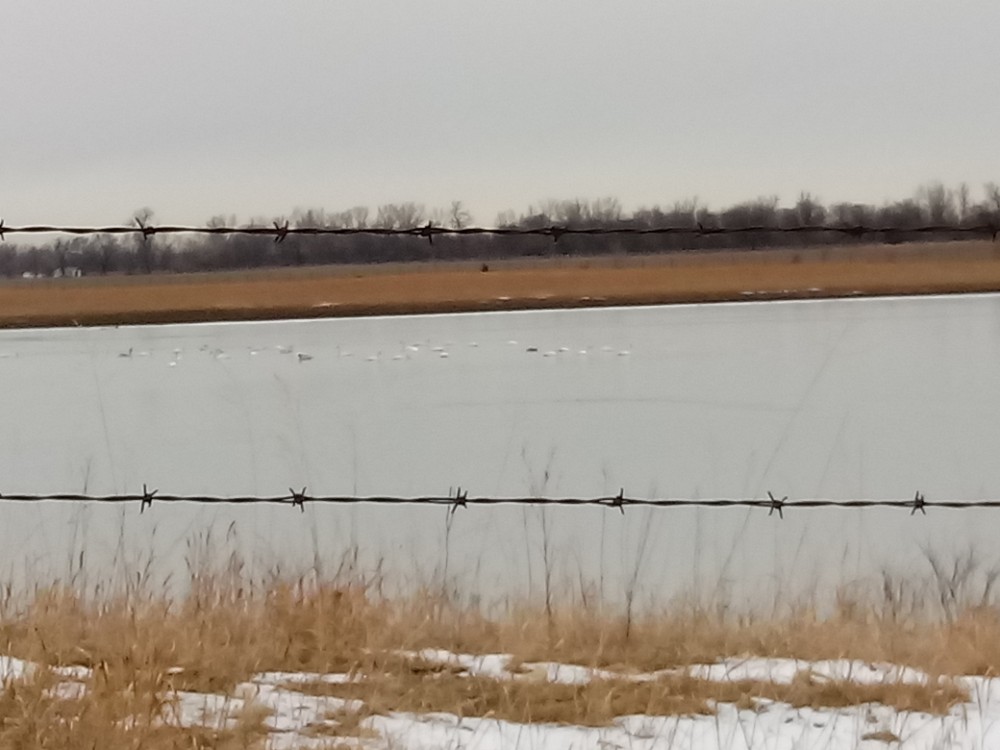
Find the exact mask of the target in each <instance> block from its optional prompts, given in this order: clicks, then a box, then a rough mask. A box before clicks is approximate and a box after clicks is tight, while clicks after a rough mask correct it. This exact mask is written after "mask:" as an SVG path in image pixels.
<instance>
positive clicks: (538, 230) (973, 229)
mask: <svg viewBox="0 0 1000 750" xmlns="http://www.w3.org/2000/svg"><path fill="white" fill-rule="evenodd" d="M771 233H775V234H811V233H837V234H842V235H846V236H854V237H862V236H864V235H873V234H881V235H893V234H899V235H902V234H960V235H977V236H985V237H991V238H992V239H993V240H994V241H995V240H996V238H997V234H998V233H1000V224H996V223H987V224H975V225H951V224H927V225H922V226H918V227H890V226H867V225H863V224H853V225H846V224H824V225H808V226H792V227H787V226H786V227H780V226H767V225H754V226H746V227H710V226H709V227H706V226H703V225H702V224H695V225H688V226H670V227H636V226H621V225H608V226H597V227H573V226H561V225H550V226H544V227H530V228H528V227H460V228H456V227H446V226H438V225H436V224H434V223H432V222H428V223H427V224H426V225H423V226H415V227H405V228H399V227H293V226H289V224H288V222H287V221H286V222H284V223H283V224H282V223H279V222H273V223H272V225H271V226H242V227H239V226H218V227H216V226H211V227H210V226H182V225H175V224H163V225H153V224H146V223H144V222H143V221H141V220H139V219H136V220H135V224H134V225H115V226H59V225H55V224H31V225H25V226H7V225H6V224H4V221H3V219H0V241H2V240H4V239H5V236H6V235H8V234H20V235H31V234H66V235H76V236H84V235H95V234H109V235H141V236H142V238H143V239H150V238H152V237H154V236H156V235H175V234H198V235H247V236H263V237H273V238H274V241H275V242H283V241H284V240H285V239H287V238H288V237H293V236H295V237H321V236H327V237H337V236H349V235H371V236H377V237H415V238H419V239H426V240H427V241H428V242H430V243H432V244H433V242H434V238H435V237H442V236H450V237H468V236H479V235H489V236H496V237H547V238H550V239H552V240H553V241H555V242H558V241H559V240H560V239H561V238H562V237H567V236H587V237H603V236H609V235H634V236H663V235H687V236H693V237H714V236H719V235H738V234H753V235H757V234H771Z"/></svg>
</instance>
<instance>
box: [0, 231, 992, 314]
mask: <svg viewBox="0 0 1000 750" xmlns="http://www.w3.org/2000/svg"><path fill="white" fill-rule="evenodd" d="M481 265H482V263H481V261H475V262H472V261H469V262H448V263H446V262H440V263H412V264H405V265H401V264H397V265H378V266H325V267H313V268H295V269H267V270H259V271H247V272H239V273H237V272H223V273H216V274H187V275H174V276H160V275H155V276H131V277H124V276H119V277H102V278H98V277H88V278H83V279H47V280H44V279H43V280H17V281H12V282H8V283H7V284H4V285H0V327H34V326H66V325H111V324H126V323H168V322H195V321H213V320H252V319H273V318H300V317H301V318H316V317H339V316H351V315H369V314H383V315H391V314H408V313H432V312H459V311H476V310H514V309H531V308H569V307H597V306H607V305H644V304H669V303H685V302H715V301H726V300H748V299H788V298H803V297H845V296H871V295H895V294H939V293H962V292H992V291H1000V243H997V242H990V241H975V242H950V243H922V244H909V245H873V246H850V247H847V246H845V247H827V248H811V249H798V250H796V249H781V250H756V251H739V252H737V251H733V252H705V253H688V254H669V255H655V256H603V257H589V258H587V257H568V256H552V257H548V258H538V259H529V260H524V259H521V260H516V261H513V260H512V261H499V262H497V261H490V262H489V270H488V272H484V271H483V270H482V269H481Z"/></svg>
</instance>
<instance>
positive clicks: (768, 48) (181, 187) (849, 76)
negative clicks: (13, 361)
mask: <svg viewBox="0 0 1000 750" xmlns="http://www.w3.org/2000/svg"><path fill="white" fill-rule="evenodd" d="M2 19H3V21H2V22H3V26H4V34H3V44H2V46H0V81H2V88H0V91H2V94H3V102H2V104H0V107H2V112H0V216H2V217H3V218H4V219H6V221H7V223H8V224H21V223H29V222H36V221H55V222H82V223H105V222H120V221H123V220H125V219H127V218H128V217H129V216H130V215H131V214H132V212H133V211H134V210H135V209H137V208H139V207H140V206H144V205H149V206H151V207H153V208H154V209H155V211H156V215H157V218H158V219H159V220H161V221H176V222H195V223H200V222H203V221H205V220H206V219H207V218H208V217H209V216H211V215H213V214H216V213H227V214H228V213H233V214H236V215H237V216H238V217H239V218H240V219H243V220H245V219H247V218H249V217H251V216H262V217H267V218H272V217H274V216H276V215H279V214H284V213H288V212H290V211H291V210H292V209H293V208H295V207H309V206H322V207H325V208H327V209H331V210H339V209H344V208H348V207H350V206H352V205H356V204H366V205H370V206H375V205H377V204H379V203H385V202H399V201H406V200H412V201H416V202H420V203H424V204H426V205H427V206H428V207H431V206H436V205H440V206H443V205H446V204H447V203H448V202H449V201H450V200H452V199H462V200H464V201H465V202H466V203H467V205H468V206H469V208H470V209H471V210H472V212H473V214H474V217H475V219H476V220H477V221H478V222H479V223H482V224H492V223H493V220H494V218H495V216H496V213H497V211H499V210H502V209H506V208H513V209H515V210H516V211H522V210H524V209H526V208H527V206H528V205H529V204H531V203H537V202H538V201H539V200H543V199H546V198H574V197H581V198H597V197H602V196H608V195H611V196H615V197H617V198H619V199H620V200H621V201H622V203H623V205H624V206H625V207H626V209H634V208H637V207H639V206H643V205H652V204H656V203H659V204H670V203H672V202H673V201H674V200H677V199H683V198H685V197H690V196H698V197H699V198H700V199H701V200H702V201H703V202H707V203H708V204H709V205H710V206H714V207H719V206H721V205H724V204H727V203H731V202H735V201H738V200H741V199H745V198H751V197H755V196H757V195H765V194H766V195H770V194H776V195H778V196H779V197H781V198H782V200H783V201H792V200H794V198H795V196H796V195H797V194H798V191H799V190H802V189H806V190H811V191H812V192H813V193H815V194H817V195H818V196H819V197H820V198H822V199H823V200H825V201H828V202H832V201H839V200H859V201H865V202H873V203H881V202H882V201H883V200H885V199H896V198H902V197H906V196H908V195H910V194H912V192H913V191H914V190H915V188H916V187H917V186H918V185H919V184H921V183H923V182H926V181H929V180H933V179H940V180H943V181H944V182H946V183H949V184H953V183H958V182H959V181H963V180H965V181H968V182H969V183H970V185H971V186H972V187H973V189H974V196H975V197H977V198H978V195H979V190H980V187H981V184H982V183H983V182H985V181H987V180H995V181H1000V150H998V149H997V141H998V135H997V134H998V133H1000V78H998V76H1000V42H998V37H997V32H998V30H1000V2H997V0H952V1H951V2H943V1H941V2H939V1H937V0H905V1H904V0H827V1H826V2H813V1H812V0H657V1H654V0H618V1H617V2H612V1H611V0H601V1H600V2H597V1H594V0H575V1H574V2H562V1H559V2H556V1H551V0H503V1H502V2H501V1H500V0H495V1H494V2H479V1H477V0H286V1H284V2H279V1H278V0H273V1H271V2H264V1H263V0H172V1H171V2H151V1H149V0H89V1H88V2H80V1H79V0H31V1H30V2H29V1H28V0H23V1H22V0H14V1H13V2H8V3H5V4H4V6H3V14H2Z"/></svg>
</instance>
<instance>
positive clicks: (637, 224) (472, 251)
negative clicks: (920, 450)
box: [0, 183, 1000, 277]
mask: <svg viewBox="0 0 1000 750" xmlns="http://www.w3.org/2000/svg"><path fill="white" fill-rule="evenodd" d="M984 187H985V190H984V193H983V197H982V199H981V200H977V201H974V200H973V199H972V198H971V194H970V190H969V188H968V186H967V185H965V184H962V185H960V186H958V187H957V188H955V189H950V188H947V187H945V186H944V185H942V184H941V183H932V184H929V185H926V186H924V187H922V188H920V189H919V190H918V191H917V192H916V194H915V195H914V197H912V198H908V199H906V200H901V201H896V202H894V203H886V204H885V205H882V206H873V205H867V204H861V203H836V204H833V205H829V206H826V205H824V204H823V203H822V202H821V201H819V200H818V199H817V198H815V197H813V196H812V195H810V194H809V193H802V194H801V195H800V196H799V199H798V201H796V203H795V204H794V205H793V206H781V205H780V204H779V201H778V199H777V198H776V197H766V198H757V199H755V200H750V201H745V202H742V203H738V204H736V205H734V206H730V207H728V208H725V209H722V210H719V211H713V210H711V209H710V208H708V207H707V206H703V205H701V204H700V203H699V202H698V201H697V199H692V200H686V201H681V202H677V203H675V204H674V205H673V206H672V207H670V208H666V209H664V208H661V207H659V206H654V207H652V208H641V209H639V210H637V211H634V212H632V213H627V212H625V211H624V210H623V209H622V207H621V205H620V204H619V202H618V201H617V200H616V199H614V198H602V199H599V200H592V201H586V200H550V201H545V202H543V203H542V204H540V205H537V206H530V207H529V208H528V210H527V211H526V212H524V213H521V214H516V213H515V212H513V211H504V212H502V213H501V214H499V215H498V216H497V217H496V221H495V224H494V226H496V227H517V228H523V229H532V228H543V227H550V226H559V227H569V228H591V227H623V228H626V227H631V228H658V227H691V228H694V229H696V228H698V227H702V228H704V229H715V228H725V229H741V228H745V227H751V226H753V227H761V226H764V227H774V228H776V229H780V228H791V227H804V226H817V225H826V226H844V227H848V226H850V227H853V226H868V227H880V228H889V229H891V230H892V231H890V232H886V233H880V234H877V235H867V236H860V237H859V236H850V235H845V234H842V233H833V232H815V233H813V232H808V233H795V234H787V233H786V234H783V233H780V232H775V233H770V232H765V233H759V232H758V233H747V234H727V235H715V236H699V235H697V234H695V233H692V234H690V235H688V234H676V235H660V236H629V235H612V236H604V237H580V236H566V237H563V238H561V239H560V240H559V242H558V243H555V242H553V241H552V239H550V238H545V237H530V236H529V237H495V236H488V235H486V236H465V237H449V236H444V237H440V236H439V237H437V238H435V240H434V243H433V244H431V243H429V242H427V241H426V240H425V239H420V238H413V237H379V236H373V235H365V234H358V235H348V236H335V237H324V236H309V237H297V236H294V235H291V236H288V237H287V238H286V239H285V240H284V241H283V242H280V243H276V242H274V241H273V239H272V238H269V237H261V236H245V235H195V236H184V237H179V236H177V235H174V236H171V237H170V238H166V237H155V236H154V237H152V238H150V239H147V240H143V239H142V237H141V236H138V235H133V236H110V235H90V236H81V237H76V238H73V239H68V240H67V239H64V238H61V239H57V240H56V241H54V242H51V243H49V244H45V245H35V246H26V245H21V246H14V245H11V244H9V243H8V244H6V245H3V246H0V275H2V276H6V277H14V276H25V275H31V276H73V275H80V274H85V275H94V274H98V275H101V274H111V273H126V274H141V273H154V272H178V273H180V272H193V271H213V270H225V269H246V268H260V267H267V266H295V265H313V264H333V263H387V262H404V261H425V260H459V259H465V260H477V261H478V260H483V261H485V260H490V259H497V258H513V257H526V256H544V255H596V254H608V253H619V254H630V253H658V252H683V251H693V250H717V249H756V248H763V247H781V246H798V247H801V246H805V245H833V244H849V243H873V242H893V243H895V242H908V241H913V240H938V241H939V240H949V239H959V238H961V237H967V236H968V235H961V234H958V233H954V232H951V233H950V232H942V233H940V234H919V235H917V234H913V233H908V232H907V230H908V229H913V228H914V227H920V226H926V225H929V224H933V225H948V226H973V225H983V224H987V225H988V224H992V225H1000V186H998V185H997V184H995V183H988V184H986V185H985V186H984ZM136 218H138V219H140V220H141V221H143V223H145V224H147V225H149V224H155V221H154V218H155V217H154V214H153V211H152V210H150V209H148V208H144V209H141V210H140V211H138V212H137V217H136ZM272 221H276V222H277V223H278V224H279V225H281V224H284V222H285V221H287V222H288V225H289V226H291V227H303V228H307V227H330V228H348V229H365V228H379V229H408V228H413V227H419V226H424V225H426V224H427V223H428V222H432V223H433V224H434V225H435V226H443V227H451V228H456V229H461V228H464V227H469V226H472V225H473V217H472V216H471V215H470V214H469V212H468V211H467V210H466V209H465V207H464V205H463V203H462V202H461V201H454V202H453V203H452V204H451V206H450V207H448V208H447V209H434V210H431V211H428V210H426V209H425V208H424V206H423V205H420V204H417V203H401V204H387V205H384V206H379V207H378V208H377V209H376V210H375V211H374V212H372V211H370V210H369V209H368V208H366V207H355V208H351V209H349V210H347V211H339V212H329V211H326V210H324V209H302V210H296V211H294V212H293V213H292V215H291V216H287V217H274V218H268V219H263V218H258V219H254V220H252V221H250V222H247V223H242V222H239V221H238V220H237V218H236V217H235V216H214V217H212V218H211V219H209V220H208V222H207V224H206V225H207V226H214V227H225V226H240V225H242V226H265V227H270V226H272Z"/></svg>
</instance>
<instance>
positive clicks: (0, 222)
mask: <svg viewBox="0 0 1000 750" xmlns="http://www.w3.org/2000/svg"><path fill="white" fill-rule="evenodd" d="M3 233H4V226H3V219H0V242H3V239H4V237H3Z"/></svg>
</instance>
